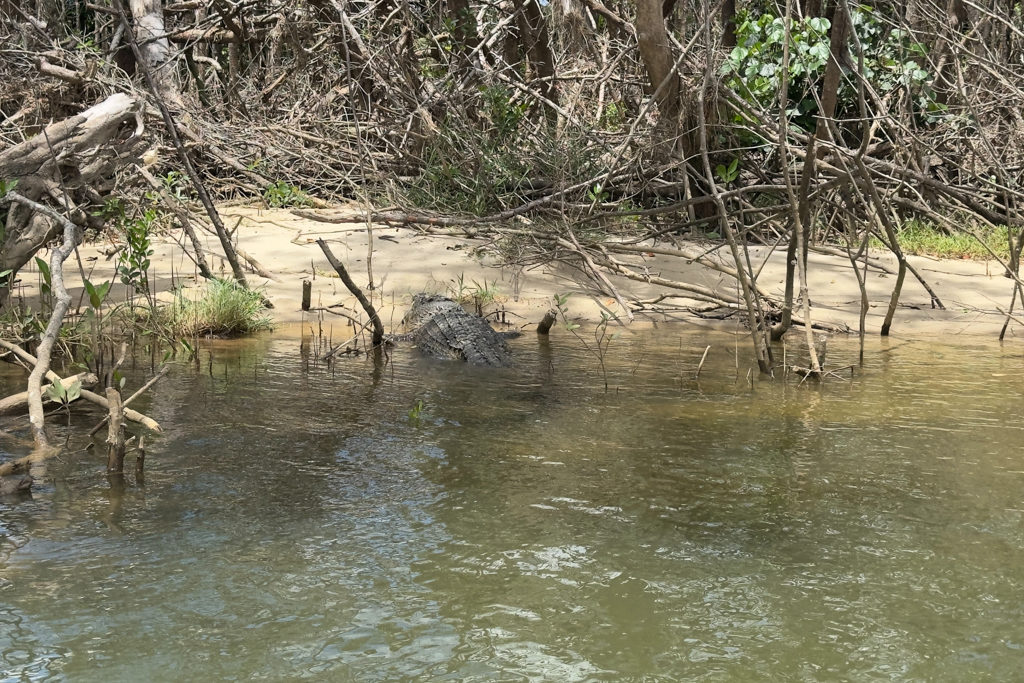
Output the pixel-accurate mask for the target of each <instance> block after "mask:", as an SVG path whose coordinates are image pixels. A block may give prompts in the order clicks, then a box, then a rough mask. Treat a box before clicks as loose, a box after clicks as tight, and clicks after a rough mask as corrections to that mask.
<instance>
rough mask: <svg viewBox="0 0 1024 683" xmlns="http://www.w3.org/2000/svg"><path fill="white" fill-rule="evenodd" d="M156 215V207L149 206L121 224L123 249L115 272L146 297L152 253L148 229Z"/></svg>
mask: <svg viewBox="0 0 1024 683" xmlns="http://www.w3.org/2000/svg"><path fill="white" fill-rule="evenodd" d="M157 217H158V214H157V211H156V209H155V208H149V209H147V210H146V211H145V212H144V213H143V214H142V216H141V217H140V218H137V219H135V220H133V221H124V222H123V223H122V224H121V229H122V236H123V237H124V241H125V250H124V252H122V255H121V263H120V265H118V267H117V273H118V275H119V276H120V277H121V282H123V283H124V284H126V285H128V286H129V287H131V288H132V289H133V290H134V291H136V292H138V293H140V294H143V295H145V296H146V297H147V298H148V297H149V296H150V291H149V267H150V257H151V256H152V255H153V248H152V245H151V243H150V231H151V229H152V226H153V224H154V222H155V221H156V220H157Z"/></svg>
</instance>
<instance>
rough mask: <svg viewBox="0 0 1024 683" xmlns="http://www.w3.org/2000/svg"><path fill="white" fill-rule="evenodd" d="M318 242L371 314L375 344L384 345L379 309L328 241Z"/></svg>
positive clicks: (340, 275) (319, 240)
mask: <svg viewBox="0 0 1024 683" xmlns="http://www.w3.org/2000/svg"><path fill="white" fill-rule="evenodd" d="M316 243H317V244H319V245H320V249H321V250H322V251H323V252H324V256H326V257H327V261H328V262H329V263H330V264H331V267H332V268H334V270H335V272H337V273H338V277H340V278H341V281H342V282H343V283H345V287H347V288H348V291H350V292H351V293H352V296H354V297H355V298H356V299H358V300H359V305H360V306H362V307H363V310H364V311H366V315H367V316H369V318H370V322H371V323H372V324H373V336H372V339H373V346H374V347H378V346H381V345H383V344H384V324H383V323H382V322H381V321H380V316H379V315H377V309H376V308H374V307H373V304H372V303H370V301H369V299H367V298H366V295H365V294H363V290H361V289H359V286H358V285H356V283H355V282H353V281H352V278H351V277H350V276H349V274H348V271H347V270H345V266H344V265H343V264H342V263H341V261H339V260H338V259H337V258H336V257H335V256H334V252H332V251H331V248H330V247H328V246H327V242H324V241H323V240H322V239H318V240H317V241H316Z"/></svg>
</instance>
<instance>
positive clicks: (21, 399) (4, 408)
mask: <svg viewBox="0 0 1024 683" xmlns="http://www.w3.org/2000/svg"><path fill="white" fill-rule="evenodd" d="M75 382H78V383H79V384H80V385H81V386H82V387H83V388H84V387H91V386H95V385H96V383H97V382H99V378H98V377H96V375H94V374H92V373H91V372H80V373H78V374H77V375H71V376H70V377H65V378H63V379H62V380H61V381H60V383H61V385H63V386H65V387H68V386H71V385H72V384H74V383H75ZM51 386H53V385H52V384H46V385H44V386H43V387H42V391H43V393H44V394H45V393H46V392H47V390H49V388H50V387H51ZM79 398H81V396H79ZM75 400H76V401H77V400H78V399H75ZM26 406H28V392H27V391H22V392H21V393H18V394H11V395H10V396H8V397H6V398H3V399H0V415H8V414H10V413H16V412H19V411H21V410H24V409H25V407H26Z"/></svg>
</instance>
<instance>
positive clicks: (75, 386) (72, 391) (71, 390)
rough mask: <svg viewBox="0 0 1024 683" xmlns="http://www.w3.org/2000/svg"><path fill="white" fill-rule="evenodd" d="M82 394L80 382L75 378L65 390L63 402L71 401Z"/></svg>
mask: <svg viewBox="0 0 1024 683" xmlns="http://www.w3.org/2000/svg"><path fill="white" fill-rule="evenodd" d="M81 395H82V383H81V382H80V381H78V380H77V379H76V380H75V381H74V382H72V383H71V386H69V387H67V389H66V390H65V402H66V403H71V402H72V401H74V400H77V399H78V397H79V396H81Z"/></svg>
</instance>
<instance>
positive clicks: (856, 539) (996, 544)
mask: <svg viewBox="0 0 1024 683" xmlns="http://www.w3.org/2000/svg"><path fill="white" fill-rule="evenodd" d="M707 339H708V336H707V335H701V336H694V337H682V338H680V337H678V336H676V337H675V338H670V339H666V338H665V337H664V336H662V337H661V338H656V337H655V336H653V335H641V336H638V337H630V338H624V339H622V340H621V341H619V342H617V343H616V345H614V346H613V352H612V356H611V357H610V358H609V359H608V363H607V366H608V371H609V385H610V387H611V391H609V392H607V393H605V392H604V391H603V378H602V377H601V376H600V373H598V372H597V371H596V368H595V367H594V363H593V359H591V358H588V357H587V356H586V354H585V352H583V351H581V350H580V349H579V348H578V347H576V346H574V345H571V344H570V343H568V341H567V340H560V339H558V338H557V337H556V338H555V339H553V340H552V342H551V344H550V346H547V347H538V346H537V345H535V344H533V341H532V340H529V339H523V340H520V341H518V342H516V350H517V353H518V354H519V357H520V358H521V359H522V362H521V364H520V367H518V368H516V369H513V370H502V371H497V372H493V371H481V370H479V369H473V368H466V367H463V366H460V365H454V364H438V363H433V362H428V361H424V360H422V359H418V358H416V357H414V356H413V355H411V354H410V353H409V352H408V351H407V350H402V349H399V350H397V351H396V352H395V354H394V356H393V358H392V362H391V363H390V364H389V365H388V366H386V367H385V368H384V369H383V371H382V372H379V373H377V374H376V375H375V374H374V372H373V371H372V367H371V365H370V364H368V363H366V362H365V361H364V360H360V359H341V360H339V362H337V363H335V364H334V365H333V366H331V367H329V368H327V367H323V366H319V365H317V364H316V363H312V362H310V359H309V356H308V355H306V356H303V353H302V350H301V347H300V342H299V341H298V340H292V339H288V338H281V337H273V336H267V337H263V338H261V339H259V340H256V341H248V342H216V343H213V344H211V345H209V346H208V347H205V348H204V349H203V352H202V355H201V358H200V362H199V364H198V366H192V365H182V366H181V367H178V368H176V371H175V373H174V374H173V376H172V377H171V378H168V380H166V381H165V382H163V383H162V384H161V388H160V390H159V391H158V392H156V393H155V394H154V395H153V396H151V397H149V398H146V399H144V402H145V403H144V405H142V406H141V407H140V409H141V410H143V411H144V412H147V413H148V414H151V415H152V416H153V417H154V418H156V419H157V420H158V421H160V422H161V424H163V426H164V427H165V429H166V435H165V436H164V437H162V438H161V439H159V440H157V441H155V442H152V443H151V444H150V445H149V446H148V448H147V450H148V458H147V472H146V477H145V479H144V480H138V479H136V478H135V477H134V476H132V475H128V476H127V477H126V478H125V480H124V481H123V482H121V481H118V482H114V484H115V485H111V483H110V482H108V481H106V479H105V478H104V475H103V473H102V465H103V463H102V458H101V457H100V456H92V455H88V454H84V453H77V454H75V455H74V456H73V457H69V458H67V459H63V460H61V461H58V462H54V463H53V464H51V465H50V466H49V476H50V479H48V481H47V483H46V484H45V485H44V486H42V487H40V488H39V489H38V490H37V493H36V494H35V496H34V497H33V498H32V499H31V500H30V501H26V502H24V503H21V504H18V505H8V504H5V503H4V502H2V501H0V534H2V538H0V577H2V578H0V628H2V629H3V630H2V631H0V656H2V657H3V668H4V669H5V670H7V671H9V672H10V674H9V675H10V676H11V677H13V678H14V679H19V678H30V679H34V678H38V679H46V678H64V677H67V678H74V679H76V680H111V679H115V680H120V679H125V680H134V679H153V680H169V679H172V678H173V679H182V678H185V679H189V678H211V677H217V678H231V677H235V678H243V677H245V678H250V677H262V678H272V679H282V678H295V677H310V678H320V677H329V678H330V679H332V680H346V679H351V680H360V681H363V680H396V679H410V678H427V679H434V678H447V679H451V680H528V679H543V680H559V681H567V680H622V679H640V678H655V679H658V678H661V679H666V680H678V679H680V678H686V679H689V678H712V679H715V678H739V679H744V678H749V677H750V675H751V672H757V677H759V678H761V677H763V678H784V679H790V678H809V679H831V678H839V679H864V678H880V677H888V678H924V679H928V678H943V679H948V678H967V677H973V676H974V675H976V674H977V673H978V672H982V673H984V674H987V675H990V676H992V677H995V678H1012V677H1013V674H1014V673H1015V672H1016V671H1017V667H1018V662H1019V656H1020V652H1019V650H1020V648H1021V643H1022V642H1024V635H1022V634H1020V633H1019V626H1018V624H1020V623H1021V621H1022V619H1021V618H1022V616H1024V615H1022V614H1021V612H1022V603H1021V600H1020V598H1019V595H1021V594H1022V592H1021V588H1022V583H1024V581H1022V579H1024V577H1022V570H1021V569H1020V567H1022V566H1024V563H1022V560H1024V557H1022V545H1024V533H1022V531H1021V516H1022V506H1021V505H1020V503H1019V491H1020V490H1021V484H1022V482H1024V466H1022V465H1021V463H1020V459H1019V455H1018V450H1017V444H1018V443H1019V438H1020V430H1021V427H1020V425H1019V423H1018V422H1017V419H1016V415H1015V406H1016V405H1019V399H1020V398H1021V396H1020V394H1021V391H1022V389H1021V387H1020V386H1019V382H1017V380H1016V378H1017V377H1019V373H1020V370H1021V364H1022V361H1021V358H1020V355H1019V354H1018V353H1015V352H1014V350H1012V349H1006V350H1001V349H1000V348H998V347H996V346H975V347H966V346H965V347H958V348H955V349H947V348H942V349H936V348H934V347H929V346H927V345H924V344H920V343H907V344H905V345H904V346H900V347H898V348H894V349H892V350H891V351H889V352H886V353H882V352H881V349H878V348H876V349H874V353H869V358H870V359H871V365H870V366H869V367H868V368H866V369H865V371H864V373H863V374H862V375H859V376H858V377H857V378H855V379H854V381H852V382H848V383H838V382H837V383H833V384H830V385H828V386H826V387H824V388H819V387H815V386H812V385H807V384H805V385H800V386H798V385H795V384H788V385H787V384H782V383H774V384H771V383H761V382H759V383H756V384H755V386H754V388H753V390H751V388H750V387H749V386H748V385H747V384H746V381H745V375H746V371H745V366H743V365H742V363H743V361H742V359H741V362H740V364H739V365H740V367H737V365H738V364H737V362H736V357H735V353H734V344H733V341H732V339H731V338H727V337H725V336H720V337H715V336H712V337H711V343H712V346H713V349H712V353H711V354H710V355H709V359H708V362H707V364H706V365H705V368H704V370H703V372H702V378H701V381H700V382H699V383H696V382H693V381H692V380H690V379H689V377H690V376H692V371H693V369H694V368H695V367H696V364H697V363H698V362H699V358H700V355H701V353H702V352H703V349H704V346H705V344H706V343H707ZM847 347H848V348H847ZM855 353H856V347H855V342H854V341H853V340H850V342H849V343H848V344H845V343H843V342H838V343H837V342H833V344H832V348H830V358H831V359H832V362H834V363H836V364H837V365H841V364H845V363H847V362H850V360H849V359H851V358H853V357H855ZM138 370H139V371H140V372H141V371H142V370H144V368H139V369H138ZM418 402H422V406H423V408H422V411H421V412H420V414H419V415H418V416H416V417H412V416H410V411H411V410H412V408H413V406H415V405H417V403H418ZM96 418H97V416H95V415H92V416H90V415H84V414H78V415H76V418H75V419H76V423H80V424H76V426H78V427H81V426H86V427H88V426H89V425H91V424H92V423H93V422H94V421H95V419H96ZM0 448H8V449H13V448H16V446H15V445H14V444H13V443H12V444H10V445H9V444H8V443H7V441H0ZM73 448H81V445H75V444H73ZM11 452H12V453H14V450H12V451H11Z"/></svg>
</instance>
